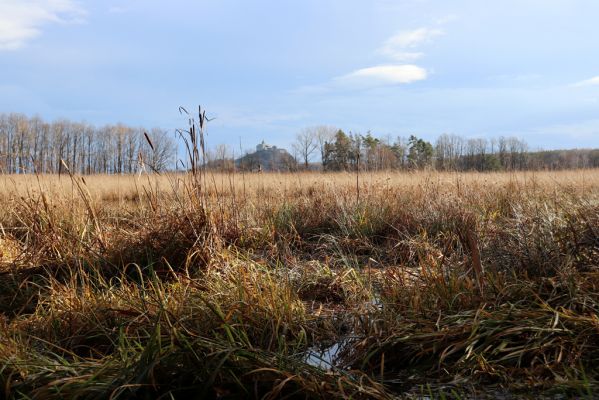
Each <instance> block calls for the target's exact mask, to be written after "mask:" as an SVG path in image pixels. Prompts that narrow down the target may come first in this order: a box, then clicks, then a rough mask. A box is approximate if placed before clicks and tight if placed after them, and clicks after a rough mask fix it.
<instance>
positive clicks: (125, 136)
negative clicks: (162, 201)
mask: <svg viewBox="0 0 599 400" xmlns="http://www.w3.org/2000/svg"><path fill="white" fill-rule="evenodd" d="M144 132H147V135H148V139H149V141H150V142H151V143H152V146H150V143H149V142H148V139H146V138H145V137H144ZM152 147H153V148H152ZM175 155H176V147H175V143H174V141H173V140H172V139H171V138H170V137H169V136H168V134H167V132H166V131H164V130H161V129H158V128H154V129H151V130H145V129H144V128H133V127H129V126H125V125H122V124H117V125H106V126H103V127H95V126H93V125H90V124H86V123H79V122H71V121H68V120H64V119H62V120H57V121H54V122H50V123H48V122H45V121H44V120H42V119H41V118H39V117H31V118H30V117H27V116H25V115H22V114H14V113H13V114H0V172H2V173H12V174H16V173H30V172H38V173H60V172H66V171H64V165H63V163H62V161H61V160H63V161H64V163H66V165H68V166H69V169H70V170H71V171H73V172H76V173H81V174H94V173H105V174H113V173H133V172H135V171H137V170H138V169H139V168H140V167H142V166H143V167H147V169H148V170H154V171H160V170H165V169H167V168H171V167H172V166H174V165H175Z"/></svg>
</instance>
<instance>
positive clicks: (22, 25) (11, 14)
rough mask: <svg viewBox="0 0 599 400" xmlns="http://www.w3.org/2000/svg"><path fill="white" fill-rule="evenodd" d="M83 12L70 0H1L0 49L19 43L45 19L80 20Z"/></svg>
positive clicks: (38, 30)
mask: <svg viewBox="0 0 599 400" xmlns="http://www.w3.org/2000/svg"><path fill="white" fill-rule="evenodd" d="M84 16H85V12H84V11H83V9H82V8H81V7H80V6H79V5H78V4H77V3H76V2H75V1H73V0H1V1H0V51H1V50H15V49H18V48H20V47H22V46H23V45H24V44H25V43H27V41H29V40H31V39H34V38H36V37H38V36H39V35H40V34H41V32H42V30H41V29H42V27H43V26H44V25H46V24H48V23H73V22H81V21H82V20H83V17H84Z"/></svg>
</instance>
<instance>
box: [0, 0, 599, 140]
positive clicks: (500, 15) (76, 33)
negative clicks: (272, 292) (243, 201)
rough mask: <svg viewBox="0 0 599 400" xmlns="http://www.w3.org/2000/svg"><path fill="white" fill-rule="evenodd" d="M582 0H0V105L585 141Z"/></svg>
mask: <svg viewBox="0 0 599 400" xmlns="http://www.w3.org/2000/svg"><path fill="white" fill-rule="evenodd" d="M598 15H599V1H597V0H502V1H496V0H489V1H480V0H452V1H447V0H370V1H357V0H301V1H300V0H294V1H292V0H252V1H248V0H197V1H191V0H189V1H183V0H170V1H168V2H167V1H158V0H102V1H92V0H89V1H84V0H81V1H75V0H46V1H42V0H0V112H19V113H24V114H27V115H39V116H41V117H42V118H44V119H46V120H54V119H57V118H68V119H70V120H73V121H85V122H88V123H92V124H96V125H104V124H112V123H119V122H120V123H125V124H128V125H132V126H145V127H148V128H150V127H155V126H156V127H162V128H164V129H169V130H173V131H174V129H176V128H184V127H185V126H186V121H187V120H186V118H184V117H182V116H181V115H180V114H179V106H184V107H186V108H187V109H189V110H194V109H197V106H198V105H201V106H202V107H203V108H204V109H206V111H207V114H208V116H209V117H212V118H215V119H214V120H212V121H211V122H210V123H209V124H208V126H207V134H208V143H209V144H211V145H216V144H221V143H224V144H228V145H229V146H231V147H232V148H233V149H238V150H239V149H240V147H241V148H242V149H243V150H245V149H249V148H252V147H253V146H254V145H255V144H256V143H258V142H259V141H261V140H265V141H266V142H268V143H270V144H274V145H278V146H281V147H289V146H290V145H291V143H292V142H293V140H294V137H295V135H296V134H297V133H298V132H299V131H300V130H301V129H303V128H305V127H309V126H313V125H333V126H336V127H338V128H341V129H343V130H345V131H346V132H350V131H351V132H354V133H362V134H365V133H366V132H368V131H370V132H372V134H374V135H375V136H378V137H390V138H394V137H396V136H404V137H406V136H409V135H411V134H414V135H416V136H418V137H422V138H425V139H427V140H431V141H434V140H435V138H437V137H438V136H439V135H441V134H443V133H449V134H456V135H460V136H464V137H467V138H479V137H486V138H491V137H498V136H516V137H518V138H522V139H524V140H526V141H527V142H528V143H529V146H530V147H531V148H533V149H541V148H542V149H557V148H588V147H599V40H597V38H599V24H598V23H597V16H598Z"/></svg>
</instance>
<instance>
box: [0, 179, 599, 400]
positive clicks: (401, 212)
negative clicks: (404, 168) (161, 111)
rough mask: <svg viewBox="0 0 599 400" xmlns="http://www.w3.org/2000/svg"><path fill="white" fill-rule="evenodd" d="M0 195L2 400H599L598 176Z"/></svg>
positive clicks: (175, 182) (135, 182)
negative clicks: (552, 395)
mask: <svg viewBox="0 0 599 400" xmlns="http://www.w3.org/2000/svg"><path fill="white" fill-rule="evenodd" d="M0 180H3V181H4V182H3V183H4V185H2V186H1V187H3V188H4V189H2V190H0V198H1V200H2V202H3V204H4V207H3V208H2V210H0V387H1V388H2V391H3V397H7V398H21V397H28V398H37V399H42V398H44V399H46V398H57V399H58V398H81V399H84V398H85V399H86V398H189V397H192V398H194V397H195V398H267V399H269V398H273V399H274V398H281V397H287V398H306V397H308V398H364V399H366V398H377V399H387V398H396V397H398V396H406V397H410V396H415V397H418V396H422V395H426V396H429V397H443V396H448V397H468V396H478V397H484V396H488V397H493V396H494V395H495V394H497V393H508V394H509V395H514V394H515V393H520V392H519V390H522V389H527V390H534V393H535V394H539V393H545V392H546V391H547V390H550V389H551V390H554V391H555V388H559V393H561V394H562V395H563V394H566V395H570V394H574V395H580V394H581V393H582V394H583V395H584V396H592V394H593V393H595V392H594V390H595V387H596V384H597V380H598V379H599V369H597V365H598V364H597V360H599V319H598V317H597V315H599V174H598V173H597V171H591V170H589V171H578V172H576V173H573V172H551V173H550V172H545V173H534V174H533V173H518V174H470V173H468V174H451V173H427V172H422V173H410V174H407V173H377V174H365V175H363V176H361V177H360V181H359V182H360V183H359V184H360V185H361V186H360V195H359V197H358V196H357V195H356V194H357V193H356V186H355V185H356V181H355V176H352V175H350V174H343V173H339V174H327V175H323V174H311V173H306V174H295V175H293V174H289V175H286V174H271V175H269V174H247V175H241V174H222V175H211V174H208V175H205V174H204V172H203V171H200V170H198V171H195V172H194V173H192V174H190V175H189V176H188V175H160V176H159V175H155V176H147V175H141V176H139V175H137V176H121V177H108V176H90V177H85V179H83V178H80V177H76V176H70V177H69V176H66V177H65V176H62V177H57V176H38V177H30V176H12V177H11V176H8V177H6V176H5V177H0ZM423 388H426V390H425V393H424V394H423V390H424V389H423ZM429 392H430V393H429ZM448 393H449V394H448ZM452 393H453V394H452ZM459 393H462V395H459Z"/></svg>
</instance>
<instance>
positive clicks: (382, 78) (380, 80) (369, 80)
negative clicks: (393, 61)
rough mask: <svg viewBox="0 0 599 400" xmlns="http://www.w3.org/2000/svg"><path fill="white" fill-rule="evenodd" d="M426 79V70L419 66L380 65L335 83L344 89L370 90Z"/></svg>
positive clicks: (348, 75)
mask: <svg viewBox="0 0 599 400" xmlns="http://www.w3.org/2000/svg"><path fill="white" fill-rule="evenodd" d="M426 77H427V72H426V70H425V69H424V68H421V67H419V66H417V65H378V66H375V67H369V68H362V69H358V70H356V71H353V72H351V73H349V74H347V75H343V76H340V77H337V78H335V79H334V80H333V81H334V83H336V84H337V85H341V86H343V87H352V88H369V87H378V86H388V85H399V84H405V83H411V82H416V81H421V80H424V79H426Z"/></svg>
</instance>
